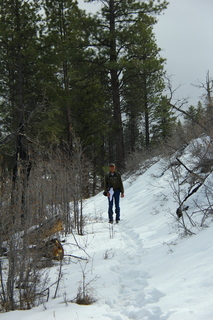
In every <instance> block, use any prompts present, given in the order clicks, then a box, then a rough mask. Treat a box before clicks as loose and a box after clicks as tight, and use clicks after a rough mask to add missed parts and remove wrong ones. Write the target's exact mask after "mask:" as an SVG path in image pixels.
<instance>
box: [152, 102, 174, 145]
mask: <svg viewBox="0 0 213 320" xmlns="http://www.w3.org/2000/svg"><path fill="white" fill-rule="evenodd" d="M153 116H154V119H155V122H154V124H153V126H152V130H151V134H152V138H151V143H152V145H157V144H159V143H160V142H165V141H166V140H167V139H169V138H170V137H171V136H172V134H173V133H174V130H175V128H176V117H175V115H174V112H172V110H171V105H170V103H169V100H168V98H167V97H166V96H162V98H161V100H160V101H159V104H158V105H157V106H156V107H155V109H154V114H153Z"/></svg>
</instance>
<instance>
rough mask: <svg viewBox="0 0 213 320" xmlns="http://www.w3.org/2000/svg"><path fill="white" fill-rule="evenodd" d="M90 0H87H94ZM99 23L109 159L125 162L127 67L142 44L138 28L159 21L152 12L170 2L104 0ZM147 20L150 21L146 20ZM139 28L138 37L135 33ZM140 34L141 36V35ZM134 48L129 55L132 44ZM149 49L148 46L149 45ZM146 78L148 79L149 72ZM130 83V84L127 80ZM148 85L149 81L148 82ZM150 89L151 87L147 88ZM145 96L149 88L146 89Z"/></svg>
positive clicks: (95, 38) (131, 64)
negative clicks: (107, 107) (106, 95)
mask: <svg viewBox="0 0 213 320" xmlns="http://www.w3.org/2000/svg"><path fill="white" fill-rule="evenodd" d="M92 1H93V0H88V1H87V2H92ZM101 2H102V9H101V15H99V20H98V23H99V26H98V28H97V33H96V34H94V45H96V47H97V48H98V50H99V51H98V54H99V59H100V61H102V70H103V72H104V70H105V78H106V79H107V80H108V81H106V83H107V88H108V89H109V97H110V99H109V102H110V106H111V112H110V113H109V115H110V117H111V135H110V140H109V146H111V147H110V148H109V150H110V151H109V153H110V155H109V160H110V159H111V157H113V159H114V160H115V161H116V162H117V163H118V166H119V167H123V166H124V159H125V158H124V139H123V118H122V106H123V101H122V84H123V75H124V71H125V69H128V68H130V66H133V61H134V57H135V55H134V53H135V52H136V51H138V50H139V48H140V47H141V46H142V43H140V40H139V38H140V36H141V35H142V33H141V32H140V31H139V28H143V24H144V23H145V24H146V26H147V24H149V25H151V24H154V23H155V22H156V20H155V18H154V16H153V15H156V14H159V13H160V12H161V11H162V10H164V9H165V8H166V6H167V3H166V1H162V2H159V1H158V2H157V3H155V1H149V2H145V1H144V2H141V1H133V0H132V1H129V0H128V1H117V0H102V1H101ZM147 21H148V22H147ZM134 32H136V35H137V36H136V37H135V33H134ZM139 34H140V36H139ZM130 47H131V48H132V56H130V54H129V51H130V49H129V48H130ZM147 51H148V47H147ZM143 78H144V80H145V81H146V82H147V79H146V75H145V74H144V77H143ZM126 86H127V84H126ZM144 87H146V84H145V86H144ZM147 90H148V88H147ZM144 98H145V99H146V92H145V91H144Z"/></svg>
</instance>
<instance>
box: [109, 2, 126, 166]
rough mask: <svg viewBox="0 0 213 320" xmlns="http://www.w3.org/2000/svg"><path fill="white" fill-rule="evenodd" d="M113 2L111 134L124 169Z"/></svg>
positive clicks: (111, 15)
mask: <svg viewBox="0 0 213 320" xmlns="http://www.w3.org/2000/svg"><path fill="white" fill-rule="evenodd" d="M114 5H115V1H114V0H110V1H109V12H110V62H111V68H110V76H111V90H112V103H113V120H114V123H113V134H114V139H115V148H116V155H115V157H116V159H115V160H116V162H117V165H118V166H119V168H122V167H124V139H123V125H122V118H121V106H120V92H119V79H118V70H117V66H116V63H117V52H116V36H115V8H114Z"/></svg>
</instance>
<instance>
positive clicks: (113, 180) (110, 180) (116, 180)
mask: <svg viewBox="0 0 213 320" xmlns="http://www.w3.org/2000/svg"><path fill="white" fill-rule="evenodd" d="M110 188H113V189H114V190H117V189H119V190H120V192H121V193H124V186H123V182H122V179H121V174H120V173H119V172H117V171H115V172H114V174H112V173H111V172H108V173H107V174H106V175H105V177H104V191H105V192H109V190H110Z"/></svg>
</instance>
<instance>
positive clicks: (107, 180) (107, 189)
mask: <svg viewBox="0 0 213 320" xmlns="http://www.w3.org/2000/svg"><path fill="white" fill-rule="evenodd" d="M109 169H110V171H109V172H108V173H107V174H106V175H105V177H104V193H105V194H106V195H107V196H108V203H109V207H108V216H109V223H113V200H114V201H115V213H116V218H115V219H116V223H118V222H119V221H120V206H119V202H120V194H121V198H123V197H124V187H123V182H122V179H121V174H120V173H119V172H118V171H115V169H116V167H115V164H114V163H110V165H109Z"/></svg>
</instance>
